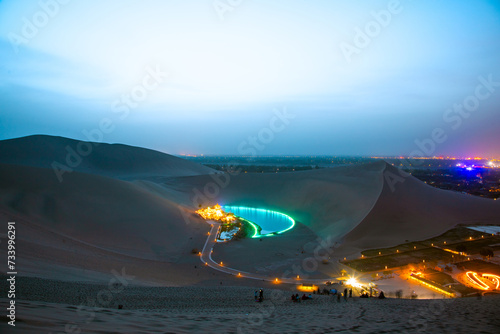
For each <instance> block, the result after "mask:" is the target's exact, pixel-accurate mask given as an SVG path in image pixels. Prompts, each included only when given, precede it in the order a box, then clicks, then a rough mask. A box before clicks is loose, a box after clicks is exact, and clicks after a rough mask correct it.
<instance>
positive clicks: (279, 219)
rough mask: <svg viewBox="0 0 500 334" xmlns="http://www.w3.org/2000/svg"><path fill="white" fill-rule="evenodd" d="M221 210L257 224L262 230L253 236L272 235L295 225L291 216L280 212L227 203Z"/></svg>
mask: <svg viewBox="0 0 500 334" xmlns="http://www.w3.org/2000/svg"><path fill="white" fill-rule="evenodd" d="M222 210H224V211H225V212H232V213H234V214H235V215H236V216H238V217H241V218H243V219H245V220H248V221H250V222H252V223H254V224H255V225H258V226H259V227H260V228H261V229H262V230H261V231H260V234H258V233H256V234H255V235H254V236H253V237H254V238H257V237H260V236H266V235H273V234H274V233H277V234H281V233H284V232H286V231H288V230H290V229H291V228H293V226H294V225H295V221H294V220H293V219H292V218H291V217H289V216H287V215H285V214H283V213H280V212H275V211H270V210H264V209H257V208H247V207H241V206H228V205H224V206H222Z"/></svg>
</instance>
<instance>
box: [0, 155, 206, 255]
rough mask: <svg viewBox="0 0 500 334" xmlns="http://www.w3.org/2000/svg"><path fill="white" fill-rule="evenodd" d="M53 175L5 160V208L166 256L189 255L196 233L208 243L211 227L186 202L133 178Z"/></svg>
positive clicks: (56, 229) (0, 195)
mask: <svg viewBox="0 0 500 334" xmlns="http://www.w3.org/2000/svg"><path fill="white" fill-rule="evenodd" d="M51 174H52V171H51V170H49V169H43V168H36V167H26V166H16V165H8V164H0V209H2V210H3V211H6V212H10V213H12V214H14V215H17V216H19V217H22V218H24V219H25V220H26V221H28V222H29V223H32V224H37V225H38V226H40V227H41V228H43V229H44V230H47V231H51V232H53V233H56V234H60V235H61V236H64V237H67V238H70V239H74V240H78V241H80V242H84V243H87V244H90V245H92V246H95V247H100V248H102V249H106V250H111V251H113V252H118V253H121V254H125V255H128V256H134V257H139V258H144V259H153V260H162V261H176V260H177V259H179V258H180V257H182V256H184V255H185V254H189V252H190V250H191V249H192V248H193V247H194V246H193V245H192V244H191V238H193V239H199V240H200V241H202V242H204V240H205V236H204V235H205V233H206V232H207V231H208V230H209V228H208V226H207V224H206V223H205V222H204V221H203V220H201V219H200V218H198V217H196V216H195V215H192V214H191V213H189V212H188V213H186V211H184V209H183V208H182V207H180V206H178V205H177V204H175V203H173V202H171V201H169V200H167V199H164V198H162V197H159V196H157V195H154V194H152V193H150V192H148V191H145V190H143V189H142V188H140V187H138V186H136V185H134V184H132V183H130V182H127V181H120V180H115V179H111V178H107V177H102V176H96V175H89V174H84V173H78V172H74V173H71V174H68V175H67V176H66V179H65V181H64V182H61V183H60V182H58V181H57V180H55V178H53V177H52V175H51ZM190 214H191V217H190V219H184V216H185V215H190ZM19 237H20V238H23V237H28V236H26V235H24V236H23V235H22V233H21V234H20V236H19ZM32 240H37V237H36V236H32ZM38 241H39V242H41V243H42V242H43V240H38ZM201 245H202V243H201ZM53 246H54V247H55V246H57V245H53ZM196 246H197V247H199V245H196Z"/></svg>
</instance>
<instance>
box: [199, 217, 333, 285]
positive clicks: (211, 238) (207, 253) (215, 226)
mask: <svg viewBox="0 0 500 334" xmlns="http://www.w3.org/2000/svg"><path fill="white" fill-rule="evenodd" d="M207 223H208V224H210V225H211V226H212V228H211V230H210V232H209V235H208V237H207V241H206V242H205V246H204V247H203V251H202V252H201V255H200V259H201V262H203V263H204V264H205V265H206V266H208V267H210V268H212V269H215V270H218V271H221V272H223V273H226V274H230V275H233V276H236V277H241V278H248V279H254V280H259V281H268V282H273V283H276V284H281V283H287V284H304V283H305V284H324V283H326V282H327V281H328V279H297V278H277V277H269V276H265V275H260V274H255V273H248V272H245V271H241V270H237V269H233V268H229V267H226V266H225V265H224V263H222V264H221V263H217V262H215V261H214V260H213V259H212V251H213V248H214V245H215V244H216V243H217V241H216V237H217V233H218V231H219V228H220V226H221V224H220V223H218V222H215V221H207Z"/></svg>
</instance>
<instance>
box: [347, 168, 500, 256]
mask: <svg viewBox="0 0 500 334" xmlns="http://www.w3.org/2000/svg"><path fill="white" fill-rule="evenodd" d="M401 175H404V177H401ZM384 178H385V180H386V182H384V188H383V191H382V194H381V195H380V197H379V199H378V201H377V203H376V205H375V206H374V208H373V209H372V210H371V212H370V213H369V214H368V215H367V216H366V218H365V219H363V221H362V222H361V223H360V224H359V225H358V226H356V228H355V229H354V230H353V231H351V232H350V233H349V234H348V235H346V237H345V238H344V240H343V248H352V249H353V250H354V249H358V250H360V249H369V248H379V247H389V246H395V245H397V244H400V243H404V242H405V240H412V241H417V240H424V239H427V238H430V237H433V236H436V235H439V234H441V233H443V232H445V231H447V230H449V229H451V228H453V227H454V226H455V225H457V224H459V223H485V224H500V202H498V201H494V200H491V199H484V198H479V197H475V196H471V195H465V194H461V193H457V192H452V191H446V190H441V189H437V188H434V187H431V186H429V185H427V184H425V183H424V182H421V181H420V180H418V179H416V178H415V177H413V176H411V175H408V174H406V173H404V172H400V171H399V170H398V169H396V168H394V167H393V166H391V165H387V167H386V170H385V172H384ZM400 181H401V182H400Z"/></svg>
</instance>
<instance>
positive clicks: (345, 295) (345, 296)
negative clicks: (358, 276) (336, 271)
mask: <svg viewBox="0 0 500 334" xmlns="http://www.w3.org/2000/svg"><path fill="white" fill-rule="evenodd" d="M344 300H345V301H347V288H345V289H344Z"/></svg>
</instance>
